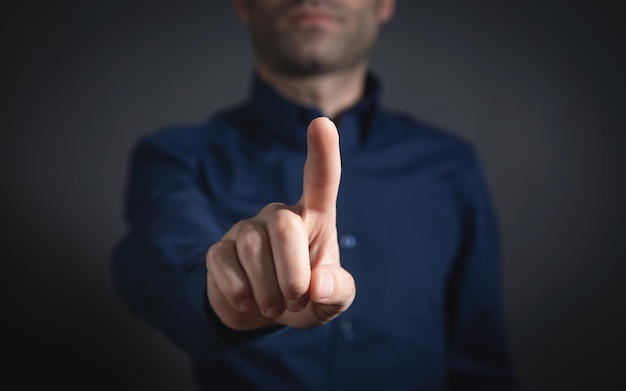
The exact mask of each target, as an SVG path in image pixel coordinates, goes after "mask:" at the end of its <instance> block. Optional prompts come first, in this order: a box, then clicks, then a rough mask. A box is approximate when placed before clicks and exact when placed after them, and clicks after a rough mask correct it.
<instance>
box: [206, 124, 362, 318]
mask: <svg viewBox="0 0 626 391" xmlns="http://www.w3.org/2000/svg"><path fill="white" fill-rule="evenodd" d="M307 146H308V152H307V159H306V162H305V164H304V181H303V191H302V197H301V198H300V200H299V201H298V203H296V204H295V205H285V204H280V203H273V204H269V205H267V206H265V207H264V208H263V209H262V210H261V211H260V212H259V213H258V214H257V215H256V216H254V217H252V218H249V219H246V220H242V221H239V222H238V223H236V224H235V225H234V226H233V227H232V228H231V229H230V230H229V231H228V232H227V233H226V234H225V235H224V236H223V238H222V239H221V240H220V241H219V242H217V243H215V244H213V246H211V248H209V251H208V252H207V257H206V265H207V292H208V298H209V303H210V304H211V307H212V308H213V311H215V313H216V315H217V316H218V317H219V318H220V319H221V321H222V323H224V324H225V325H226V326H228V327H230V328H232V329H235V330H254V329H257V328H261V327H265V326H271V325H277V324H279V325H285V326H290V327H296V328H306V327H313V326H318V325H321V324H324V323H326V322H328V321H330V320H331V319H333V318H334V317H336V316H337V315H339V314H341V313H342V312H343V311H345V310H346V309H347V308H348V307H349V306H350V305H351V304H352V301H353V300H354V296H355V294H356V289H355V284H354V279H353V278H352V275H351V274H350V273H348V272H347V271H346V270H345V269H343V268H342V267H341V265H340V262H339V246H338V243H337V228H336V202H337V192H338V190H339V181H340V178H341V157H340V152H339V135H338V133H337V128H336V127H335V125H334V124H333V123H332V122H331V121H330V120H329V119H328V118H325V117H320V118H316V119H314V120H313V121H311V123H310V125H309V128H308V130H307Z"/></svg>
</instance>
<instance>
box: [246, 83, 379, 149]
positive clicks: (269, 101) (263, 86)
mask: <svg viewBox="0 0 626 391" xmlns="http://www.w3.org/2000/svg"><path fill="white" fill-rule="evenodd" d="M380 94H381V86H380V81H379V80H378V78H377V77H376V75H374V74H373V73H372V72H371V71H370V72H368V73H367V76H366V79H365V89H364V93H363V97H362V98H361V100H360V101H359V102H358V103H357V104H356V105H354V106H353V107H352V108H350V109H348V110H347V111H346V112H344V113H343V114H342V115H341V118H339V119H338V120H337V121H336V124H337V126H338V128H339V131H340V132H341V122H344V119H346V120H347V117H351V119H352V120H356V121H357V122H358V124H359V132H360V133H361V134H359V135H358V136H357V135H355V137H356V138H357V139H360V140H362V139H363V138H364V137H365V136H366V134H367V132H368V131H369V128H370V127H371V126H372V124H373V122H374V121H375V118H376V116H377V113H378V108H379V102H380ZM248 104H249V107H250V109H251V111H252V113H253V115H254V116H255V117H256V119H257V120H258V121H259V122H260V123H261V125H262V126H263V128H264V130H265V131H267V132H269V133H272V134H274V135H275V136H277V137H279V138H280V139H282V140H284V141H285V142H287V143H289V144H291V145H293V146H296V147H301V146H306V128H307V126H308V125H309V122H311V121H312V120H313V119H314V118H316V117H319V116H322V113H321V111H320V110H319V109H318V108H316V107H307V106H303V105H299V104H297V103H295V102H293V101H291V100H288V99H287V98H285V97H284V96H282V95H281V94H280V93H278V91H276V90H275V89H274V88H273V87H272V86H271V85H269V84H268V83H267V82H265V81H264V80H262V79H261V78H260V77H259V76H258V75H257V74H254V75H253V79H252V85H251V87H250V97H249V102H248Z"/></svg>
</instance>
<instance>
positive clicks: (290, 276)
mask: <svg viewBox="0 0 626 391" xmlns="http://www.w3.org/2000/svg"><path fill="white" fill-rule="evenodd" d="M267 230H268V233H269V237H270V243H271V246H272V255H273V257H274V265H275V268H276V276H277V279H278V284H279V286H280V290H281V292H282V295H283V298H284V300H285V305H286V307H287V309H288V310H289V311H291V312H298V311H301V310H302V309H304V308H305V307H306V305H307V304H308V302H309V297H308V290H309V283H310V280H311V262H310V258H309V236H308V234H307V232H306V229H305V227H304V223H303V222H302V219H301V218H300V216H298V215H297V214H296V213H294V212H293V211H291V210H289V209H280V210H277V211H276V212H275V213H274V214H273V215H272V216H271V217H270V219H269V220H268V222H267Z"/></svg>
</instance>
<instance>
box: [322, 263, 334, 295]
mask: <svg viewBox="0 0 626 391" xmlns="http://www.w3.org/2000/svg"><path fill="white" fill-rule="evenodd" d="M333 283H334V281H333V276H332V275H331V274H330V273H329V272H328V271H326V270H324V271H323V272H322V275H321V276H320V299H322V300H324V299H328V298H329V297H330V295H332V294H333Z"/></svg>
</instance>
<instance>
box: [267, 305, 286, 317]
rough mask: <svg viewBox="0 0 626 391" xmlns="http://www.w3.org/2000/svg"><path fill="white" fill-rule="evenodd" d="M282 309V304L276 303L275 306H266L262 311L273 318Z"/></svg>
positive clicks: (282, 310) (279, 313)
mask: <svg viewBox="0 0 626 391" xmlns="http://www.w3.org/2000/svg"><path fill="white" fill-rule="evenodd" d="M284 311H285V308H284V307H283V306H282V305H277V306H276V307H272V308H268V309H266V310H265V311H263V315H265V317H267V318H272V319H273V318H277V317H279V316H280V315H281V314H282V313H283V312H284Z"/></svg>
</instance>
